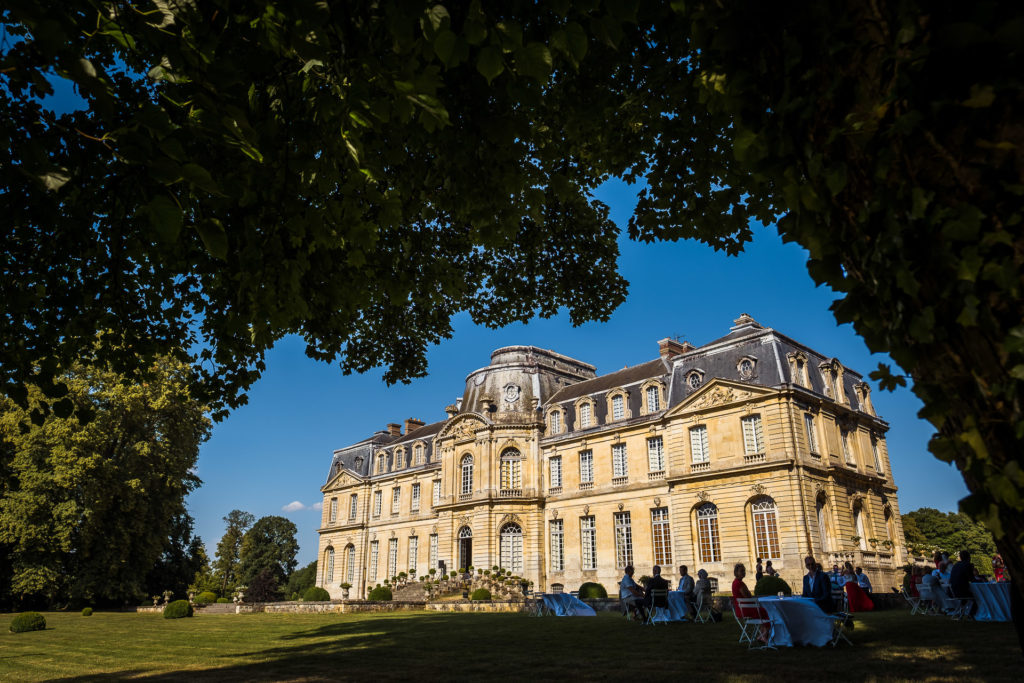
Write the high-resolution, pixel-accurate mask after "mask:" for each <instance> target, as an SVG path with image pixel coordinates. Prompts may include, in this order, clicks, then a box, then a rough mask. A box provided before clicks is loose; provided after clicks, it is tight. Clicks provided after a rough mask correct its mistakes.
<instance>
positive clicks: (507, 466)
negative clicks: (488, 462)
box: [501, 448, 523, 491]
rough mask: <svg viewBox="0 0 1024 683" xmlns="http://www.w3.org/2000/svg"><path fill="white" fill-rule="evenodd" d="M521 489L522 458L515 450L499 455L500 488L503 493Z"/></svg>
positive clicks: (511, 449) (507, 450)
mask: <svg viewBox="0 0 1024 683" xmlns="http://www.w3.org/2000/svg"><path fill="white" fill-rule="evenodd" d="M522 487H523V458H522V455H521V454H520V453H519V451H517V450H516V449H515V448H508V449H506V450H505V451H504V452H502V454H501V488H502V490H503V491H508V490H510V489H520V488H522Z"/></svg>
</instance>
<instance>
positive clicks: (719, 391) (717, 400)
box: [691, 387, 752, 408]
mask: <svg viewBox="0 0 1024 683" xmlns="http://www.w3.org/2000/svg"><path fill="white" fill-rule="evenodd" d="M751 396H752V394H751V393H750V392H749V391H739V390H737V389H733V388H732V387H715V388H714V389H712V390H711V391H709V392H707V393H705V394H704V395H703V396H701V397H700V398H698V399H697V400H696V401H694V403H693V405H692V406H691V407H693V408H707V407H709V406H716V405H721V404H723V403H733V402H735V401H742V400H743V399H746V398H750V397H751Z"/></svg>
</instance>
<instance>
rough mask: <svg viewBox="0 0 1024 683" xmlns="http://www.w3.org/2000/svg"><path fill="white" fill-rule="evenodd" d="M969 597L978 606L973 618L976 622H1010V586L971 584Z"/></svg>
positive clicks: (1002, 584) (1001, 583) (1002, 583)
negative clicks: (972, 598) (971, 597)
mask: <svg viewBox="0 0 1024 683" xmlns="http://www.w3.org/2000/svg"><path fill="white" fill-rule="evenodd" d="M971 595H973V596H974V601H975V602H976V603H977V604H978V611H977V612H976V613H975V615H974V618H975V619H977V620H978V621H1010V620H1011V617H1010V584H1009V583H1007V582H1005V581H1002V582H999V583H972V584H971Z"/></svg>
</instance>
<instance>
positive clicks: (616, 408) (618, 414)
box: [612, 396, 626, 420]
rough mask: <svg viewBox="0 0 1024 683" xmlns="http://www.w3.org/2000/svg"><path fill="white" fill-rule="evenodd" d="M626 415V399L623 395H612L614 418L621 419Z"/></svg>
mask: <svg viewBox="0 0 1024 683" xmlns="http://www.w3.org/2000/svg"><path fill="white" fill-rule="evenodd" d="M625 416H626V399H625V397H623V396H612V419H613V420H621V419H622V418H624V417H625Z"/></svg>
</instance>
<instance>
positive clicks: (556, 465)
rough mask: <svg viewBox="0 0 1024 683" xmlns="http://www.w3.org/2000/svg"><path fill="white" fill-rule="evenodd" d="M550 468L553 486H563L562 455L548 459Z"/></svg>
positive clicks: (556, 487)
mask: <svg viewBox="0 0 1024 683" xmlns="http://www.w3.org/2000/svg"><path fill="white" fill-rule="evenodd" d="M548 470H549V471H550V475H551V488H553V489H558V488H562V456H560V455H555V456H552V458H551V459H550V460H549V461H548Z"/></svg>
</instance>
